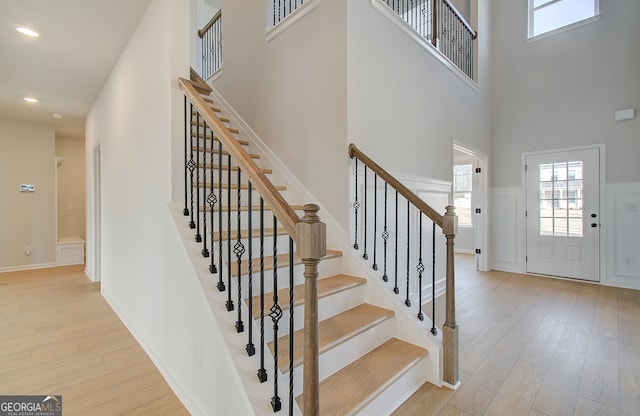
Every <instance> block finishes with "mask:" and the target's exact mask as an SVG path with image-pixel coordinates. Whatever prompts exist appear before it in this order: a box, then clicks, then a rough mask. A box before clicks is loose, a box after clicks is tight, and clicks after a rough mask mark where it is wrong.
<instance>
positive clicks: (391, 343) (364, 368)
mask: <svg viewBox="0 0 640 416" xmlns="http://www.w3.org/2000/svg"><path fill="white" fill-rule="evenodd" d="M426 355H427V350H425V349H424V348H421V347H419V346H417V345H414V344H410V343H408V342H405V341H401V340H399V339H397V338H391V339H389V340H388V341H387V342H385V343H384V344H382V345H380V346H379V347H377V348H376V349H374V350H373V351H371V352H369V353H368V354H366V355H364V356H363V357H361V358H359V359H357V360H356V361H354V362H352V363H351V364H349V365H348V366H346V367H344V368H343V369H341V370H340V371H338V372H336V373H335V374H333V375H331V376H330V377H327V378H326V379H325V380H323V381H322V382H321V383H320V415H327V416H329V415H355V414H357V412H359V411H360V410H362V409H363V408H364V407H365V406H366V405H367V404H368V403H370V402H371V401H372V400H373V399H375V398H376V396H377V395H378V394H380V393H381V392H382V391H384V390H385V389H386V388H387V387H388V386H390V385H391V384H393V382H395V381H396V380H397V379H398V378H400V377H401V376H402V375H403V374H405V373H406V372H407V371H408V370H409V369H410V368H411V367H413V366H414V365H415V364H417V363H418V361H420V360H421V359H422V358H423V357H425V356H426ZM296 401H297V402H298V405H300V406H301V407H302V395H300V396H298V397H296Z"/></svg>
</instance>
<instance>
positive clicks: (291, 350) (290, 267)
mask: <svg viewBox="0 0 640 416" xmlns="http://www.w3.org/2000/svg"><path fill="white" fill-rule="evenodd" d="M274 233H275V230H274ZM274 238H277V234H274ZM293 253H294V251H293V239H292V238H291V237H289V415H290V416H293V353H294V351H293V334H294V332H295V331H294V321H293V295H294V293H293V283H294V282H293V273H294V270H293V266H294V264H293Z"/></svg>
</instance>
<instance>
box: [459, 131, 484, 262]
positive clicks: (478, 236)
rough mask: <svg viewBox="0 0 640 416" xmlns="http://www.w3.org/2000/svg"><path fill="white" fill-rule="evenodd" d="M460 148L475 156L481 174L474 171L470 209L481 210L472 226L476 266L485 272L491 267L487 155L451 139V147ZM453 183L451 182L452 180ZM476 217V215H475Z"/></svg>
mask: <svg viewBox="0 0 640 416" xmlns="http://www.w3.org/2000/svg"><path fill="white" fill-rule="evenodd" d="M456 147H457V148H461V149H463V150H464V151H465V152H468V153H470V154H472V155H473V157H475V158H476V159H477V162H478V167H479V168H480V169H481V170H482V174H481V175H479V176H476V174H475V173H474V177H473V178H474V180H477V183H475V185H477V186H476V188H477V189H474V192H475V194H476V196H475V202H476V206H475V207H473V208H472V210H475V208H480V210H481V214H480V215H479V217H480V218H479V220H478V221H477V222H476V224H475V226H474V241H475V248H476V249H477V248H479V249H480V254H475V256H476V264H477V268H478V270H479V271H481V272H486V271H489V270H490V269H491V267H490V266H489V258H490V257H489V254H490V253H489V231H488V230H489V227H490V225H491V224H490V223H489V219H488V216H489V212H490V211H489V209H490V207H489V200H488V198H489V180H488V178H489V176H488V175H489V173H490V172H489V155H488V154H487V153H485V152H483V151H481V150H478V149H476V148H474V147H472V146H468V145H466V144H464V143H462V142H459V141H457V140H454V141H453V146H451V148H452V149H454V148H456ZM451 172H453V168H452V169H451ZM452 183H453V182H452ZM451 201H452V203H453V185H452V186H451ZM472 215H476V214H472ZM476 218H478V217H476Z"/></svg>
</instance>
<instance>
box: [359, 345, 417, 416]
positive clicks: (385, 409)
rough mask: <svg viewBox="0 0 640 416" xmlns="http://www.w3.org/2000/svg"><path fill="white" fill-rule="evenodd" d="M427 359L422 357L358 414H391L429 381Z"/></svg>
mask: <svg viewBox="0 0 640 416" xmlns="http://www.w3.org/2000/svg"><path fill="white" fill-rule="evenodd" d="M426 361H427V360H426V359H425V358H422V359H421V360H420V361H419V362H418V363H417V364H416V365H414V366H413V367H411V369H409V371H407V372H406V373H405V374H403V375H402V376H401V377H400V378H399V379H398V380H396V381H395V382H394V383H393V384H391V385H390V386H388V387H387V388H386V389H385V390H384V391H382V392H381V393H380V394H379V395H378V396H377V397H376V398H374V399H373V400H372V401H371V402H369V403H368V404H367V405H366V406H365V407H364V408H363V409H362V410H360V412H358V413H357V415H358V416H380V415H390V414H391V413H392V412H393V411H394V410H395V409H397V408H398V407H399V406H400V405H401V404H402V403H404V401H405V400H407V399H408V398H409V397H410V396H411V395H412V394H413V393H414V392H415V391H416V390H418V389H419V388H420V386H422V385H423V384H424V383H426V381H427V377H426V374H427V365H426Z"/></svg>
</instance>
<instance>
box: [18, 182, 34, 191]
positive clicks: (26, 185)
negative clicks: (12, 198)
mask: <svg viewBox="0 0 640 416" xmlns="http://www.w3.org/2000/svg"><path fill="white" fill-rule="evenodd" d="M35 191H36V189H35V187H34V186H33V184H30V183H23V184H21V185H20V192H35Z"/></svg>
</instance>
